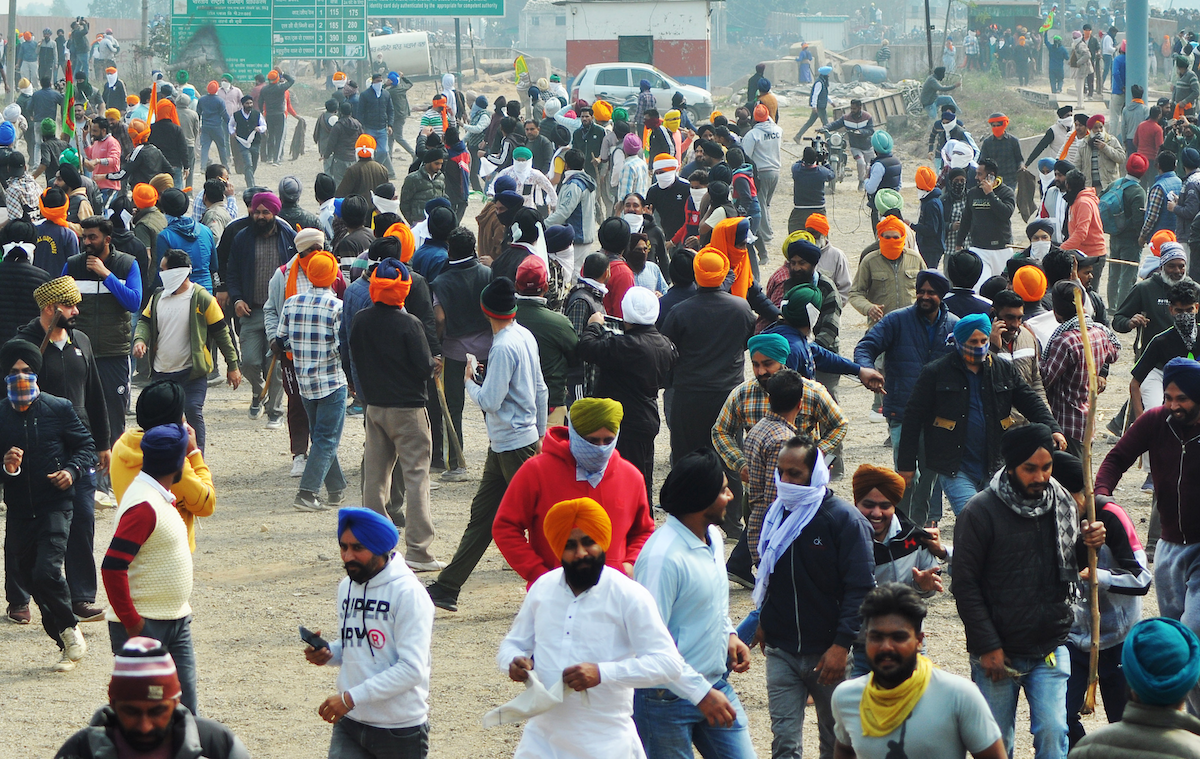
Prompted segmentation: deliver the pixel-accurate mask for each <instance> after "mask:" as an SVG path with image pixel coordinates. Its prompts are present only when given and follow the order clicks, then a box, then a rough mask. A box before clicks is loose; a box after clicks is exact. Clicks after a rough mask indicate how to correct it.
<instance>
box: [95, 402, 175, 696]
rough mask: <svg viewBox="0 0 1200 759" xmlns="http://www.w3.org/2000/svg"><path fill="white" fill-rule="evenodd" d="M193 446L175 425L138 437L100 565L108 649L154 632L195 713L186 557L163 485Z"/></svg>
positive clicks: (172, 481)
mask: <svg viewBox="0 0 1200 759" xmlns="http://www.w3.org/2000/svg"><path fill="white" fill-rule="evenodd" d="M193 445H194V443H193V442H192V441H191V436H190V435H189V433H188V429H187V428H186V427H184V426H183V425H182V424H180V423H179V422H171V423H169V424H160V425H158V426H157V427H151V428H150V429H148V430H146V432H145V433H144V434H143V435H142V444H141V448H142V471H141V472H139V473H138V475H137V477H134V478H133V482H132V483H130V485H129V487H128V488H126V490H125V494H124V495H123V496H122V497H121V503H120V505H119V506H118V507H117V526H116V530H115V531H114V533H113V538H112V542H111V543H110V544H109V546H108V552H107V553H106V554H105V555H104V561H103V563H102V564H101V565H100V571H101V575H102V576H103V577H104V590H105V591H106V592H107V594H108V602H109V604H110V608H109V610H108V615H107V617H106V618H107V619H108V637H109V640H110V641H111V642H112V648H113V653H114V654H118V653H120V652H121V649H122V647H123V646H124V645H125V641H126V640H128V639H129V638H133V637H137V636H139V635H141V636H147V637H153V638H154V639H155V640H159V641H161V642H162V645H163V648H165V649H167V651H168V652H169V653H170V654H171V657H172V658H173V659H174V660H175V667H176V669H177V670H178V672H179V684H180V686H181V687H182V690H183V697H182V698H181V699H180V701H181V702H182V703H183V705H184V706H186V707H187V708H188V709H189V710H190V711H191V712H192V714H196V654H195V649H194V648H193V646H192V607H191V604H190V603H189V599H190V598H191V595H192V554H191V551H189V550H188V539H187V525H185V524H184V523H183V519H182V518H181V517H180V516H179V512H178V511H176V509H175V496H174V495H172V494H171V491H170V490H169V489H168V488H170V487H171V486H172V485H173V484H175V483H176V482H178V481H179V480H180V479H182V478H183V467H184V462H185V461H186V459H187V456H188V450H189V449H190V448H191V447H192V446H193Z"/></svg>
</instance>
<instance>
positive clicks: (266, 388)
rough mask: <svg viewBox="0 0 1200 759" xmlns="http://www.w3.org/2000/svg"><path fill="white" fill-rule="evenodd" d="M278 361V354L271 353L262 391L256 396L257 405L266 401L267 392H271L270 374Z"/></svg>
mask: <svg viewBox="0 0 1200 759" xmlns="http://www.w3.org/2000/svg"><path fill="white" fill-rule="evenodd" d="M278 361H279V356H276V355H274V354H272V355H271V363H270V364H268V365H267V377H266V379H265V380H263V389H262V393H260V394H259V396H258V405H259V406H261V405H263V404H264V403H266V402H267V394H268V393H270V392H271V375H272V374H274V372H275V364H276V362H278Z"/></svg>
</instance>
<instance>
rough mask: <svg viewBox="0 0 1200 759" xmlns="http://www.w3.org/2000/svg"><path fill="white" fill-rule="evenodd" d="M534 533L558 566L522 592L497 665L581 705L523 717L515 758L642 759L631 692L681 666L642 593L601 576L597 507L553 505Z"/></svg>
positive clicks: (662, 680) (602, 538) (608, 525)
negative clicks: (540, 536) (532, 678)
mask: <svg viewBox="0 0 1200 759" xmlns="http://www.w3.org/2000/svg"><path fill="white" fill-rule="evenodd" d="M576 403H578V401H577V402H576ZM639 487H640V482H639ZM543 528H544V529H543V531H544V533H545V539H546V541H547V544H548V550H551V551H553V552H554V553H555V554H556V555H557V556H558V561H559V563H560V565H561V566H560V567H559V568H557V569H555V570H554V571H552V572H549V573H547V574H546V575H544V576H543V577H542V578H541V579H539V580H538V581H537V582H535V583H533V585H532V586H531V587H530V588H529V592H528V593H527V594H526V595H525V600H524V602H523V603H522V604H521V610H520V611H519V612H518V613H517V618H516V621H514V622H513V626H512V629H511V630H510V631H509V633H508V635H507V636H506V637H505V638H504V641H503V642H502V643H501V644H500V651H499V652H498V653H497V655H496V664H497V665H498V666H499V667H500V669H501V670H507V672H508V676H509V677H510V678H511V679H513V680H514V681H516V682H525V681H526V680H528V679H529V677H530V675H531V674H536V675H537V677H538V680H539V681H540V682H542V683H544V684H546V685H547V687H549V686H551V685H554V684H556V683H558V682H559V681H560V680H561V681H562V683H563V686H564V691H565V690H566V689H567V688H569V689H571V690H573V691H576V692H585V691H586V692H587V693H588V698H587V699H586V700H584V699H581V698H579V697H576V696H573V695H567V696H566V697H564V698H563V700H562V702H561V703H559V704H555V705H554V706H552V707H551V708H550V709H548V710H546V711H544V712H541V713H540V714H537V715H535V716H533V717H532V718H530V720H529V721H528V722H527V723H526V725H525V732H524V734H523V735H522V736H521V742H520V744H519V745H518V746H517V751H516V754H515V756H516V758H517V759H534V758H535V757H547V756H554V757H558V758H559V759H576V758H578V759H585V758H588V759H590V757H616V756H641V755H642V754H643V751H642V745H641V740H640V739H639V737H638V732H637V729H636V728H635V727H634V724H633V719H632V718H631V714H632V711H633V689H634V688H653V687H663V686H666V685H667V684H668V683H670V682H673V681H675V680H676V679H678V678H679V677H680V675H682V673H683V659H682V658H681V657H680V655H679V651H678V649H676V647H675V641H674V640H672V638H671V634H670V633H669V632H668V631H667V628H666V626H665V625H664V624H663V622H662V617H661V616H660V615H659V613H658V608H657V606H656V605H655V602H654V598H653V597H652V596H651V595H650V592H649V591H648V590H646V589H645V588H643V587H642V586H641V585H638V584H637V583H636V582H634V581H633V580H631V579H630V578H628V577H626V576H625V575H624V574H623V573H621V572H614V571H612V570H611V569H606V568H605V566H604V564H605V552H606V549H607V548H609V547H610V546H611V545H612V540H613V525H612V522H611V521H610V520H609V518H608V515H607V514H606V513H605V511H604V509H603V508H602V507H601V506H600V504H598V503H596V502H595V501H594V500H592V499H591V498H576V499H573V500H568V501H561V502H559V503H556V504H555V505H554V506H553V507H551V508H550V509H549V511H547V512H546V515H545V519H544V520H543ZM547 633H549V634H547ZM535 663H536V665H537V669H536V670H535V669H534V665H535Z"/></svg>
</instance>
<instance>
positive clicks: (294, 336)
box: [256, 196, 346, 511]
mask: <svg viewBox="0 0 1200 759" xmlns="http://www.w3.org/2000/svg"><path fill="white" fill-rule="evenodd" d="M257 197H258V196H256V199H257ZM290 264H291V265H292V266H296V265H298V264H297V263H296V262H295V261H291V262H290ZM281 274H282V271H276V272H275V275H274V277H279V276H280V275H281ZM304 274H305V276H306V277H307V279H308V281H309V284H311V288H310V289H309V290H307V291H306V292H301V293H298V294H297V295H295V296H293V297H291V298H288V299H287V301H285V302H284V304H283V309H282V311H280V312H279V325H278V326H277V327H276V328H275V329H274V331H268V333H267V334H269V335H271V336H272V337H274V338H275V342H274V343H273V344H272V350H274V351H275V353H276V355H281V354H282V353H283V352H284V349H285V348H286V349H287V351H289V352H290V353H291V354H292V356H293V359H292V360H293V361H294V363H295V375H294V376H295V384H296V386H297V389H298V395H299V396H300V399H301V401H302V403H303V405H304V411H305V415H306V416H307V417H308V428H309V433H310V435H311V437H312V446H311V447H310V449H309V452H308V457H307V458H306V459H305V465H304V473H303V474H302V475H301V477H300V490H299V492H298V493H297V494H296V498H295V500H294V501H292V505H293V506H294V507H295V508H296V509H297V510H298V511H325V510H326V509H327V508H328V506H334V507H337V506H341V505H342V497H343V495H344V493H345V490H346V477H345V475H343V474H342V467H341V464H339V463H338V457H337V453H338V445H339V444H340V443H341V439H342V424H343V423H344V421H345V417H346V375H345V373H344V372H343V371H342V365H341V361H340V360H339V354H338V349H339V345H338V329H337V328H338V324H339V323H340V319H341V313H342V301H341V299H340V298H338V296H337V295H336V294H335V293H334V291H333V290H332V289H331V288H332V285H333V283H334V282H335V281H336V280H337V279H338V278H339V277H340V276H341V273H340V272H339V271H338V262H337V259H336V258H334V257H333V254H332V253H329V252H328V251H323V250H322V251H317V252H315V253H313V254H311V255H310V256H309V260H308V265H307V267H305V269H304ZM274 277H272V279H273V280H274ZM264 310H265V309H264ZM289 402H290V397H289ZM322 484H324V485H325V489H326V491H327V492H328V494H329V498H328V501H327V502H322V501H321V499H320V498H319V497H318V493H319V492H320V490H321V485H322ZM326 503H328V506H327V505H326Z"/></svg>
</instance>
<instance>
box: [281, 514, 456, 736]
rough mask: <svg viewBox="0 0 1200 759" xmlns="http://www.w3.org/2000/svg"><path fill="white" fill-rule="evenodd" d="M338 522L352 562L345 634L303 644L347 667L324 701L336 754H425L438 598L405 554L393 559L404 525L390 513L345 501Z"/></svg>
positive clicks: (341, 615)
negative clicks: (395, 521)
mask: <svg viewBox="0 0 1200 759" xmlns="http://www.w3.org/2000/svg"><path fill="white" fill-rule="evenodd" d="M337 529H338V547H339V548H340V549H341V552H342V564H343V565H344V566H345V568H346V579H344V580H342V582H341V584H339V585H338V592H337V599H338V600H337V615H338V620H339V624H340V628H339V633H338V637H337V639H336V640H333V641H330V642H329V643H327V644H324V645H322V643H323V641H320V640H318V639H317V638H315V637H310V638H306V640H307V641H308V642H309V645H308V646H307V647H306V648H305V649H304V658H305V659H307V660H308V661H309V663H310V664H316V665H317V666H324V665H326V664H330V663H332V664H335V665H338V666H340V667H341V671H340V672H338V678H337V689H338V692H337V693H335V694H333V695H332V696H330V697H329V698H327V699H325V700H324V701H323V702H322V703H321V705H320V706H319V707H318V708H317V713H318V714H320V715H321V719H323V720H325V721H326V722H328V723H330V724H331V725H333V736H332V737H331V738H330V742H329V755H330V756H338V757H377V756H378V757H383V756H395V757H401V756H402V757H408V758H409V759H425V757H426V756H427V755H428V753H429V669H430V665H431V663H432V654H431V653H430V643H431V640H432V636H433V603H432V602H431V601H430V600H429V595H428V594H427V593H426V592H425V588H423V587H422V586H421V583H420V582H419V581H418V580H417V576H416V575H414V574H413V571H412V570H411V569H409V568H408V566H407V565H406V564H405V563H404V561H403V560H401V561H393V560H392V559H393V554H392V552H393V550H394V549H395V548H396V544H397V543H398V542H399V541H400V533H399V532H397V531H396V525H394V524H392V520H391V519H389V518H388V517H386V516H384V515H382V514H379V513H377V512H375V511H372V510H371V509H363V508H344V509H339V510H338V526H337ZM301 632H305V631H304V630H302V631H301ZM320 634H321V632H320V630H317V631H315V635H316V636H320ZM312 643H317V644H318V646H320V647H317V648H314V647H313V645H312Z"/></svg>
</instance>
